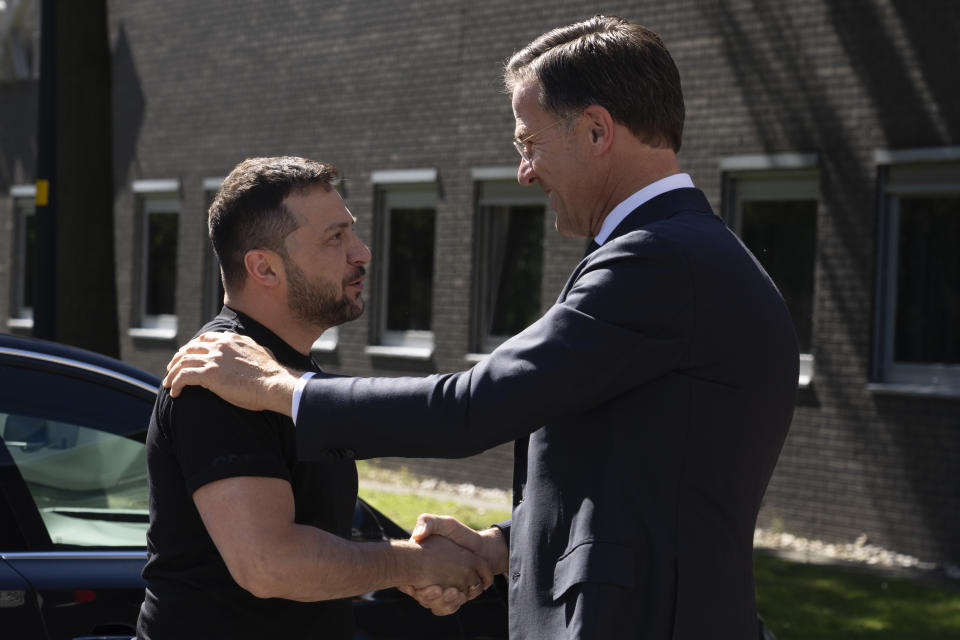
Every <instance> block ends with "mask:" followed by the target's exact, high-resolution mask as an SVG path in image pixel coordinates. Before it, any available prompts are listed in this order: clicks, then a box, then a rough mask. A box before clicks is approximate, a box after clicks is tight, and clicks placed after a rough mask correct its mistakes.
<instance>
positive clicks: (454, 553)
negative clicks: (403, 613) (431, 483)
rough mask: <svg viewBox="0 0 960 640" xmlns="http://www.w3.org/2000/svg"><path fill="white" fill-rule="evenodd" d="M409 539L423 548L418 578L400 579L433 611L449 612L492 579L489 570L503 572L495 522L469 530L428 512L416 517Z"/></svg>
mask: <svg viewBox="0 0 960 640" xmlns="http://www.w3.org/2000/svg"><path fill="white" fill-rule="evenodd" d="M410 543H415V544H417V545H418V546H419V547H420V548H421V549H422V552H423V561H422V563H421V572H422V576H419V577H418V580H417V583H418V584H415V585H414V584H409V585H400V586H398V587H397V588H398V589H400V591H402V592H404V593H406V594H407V595H409V596H411V597H412V598H414V599H415V600H416V601H417V602H419V603H420V604H421V605H422V606H424V607H426V608H428V609H430V610H431V611H432V612H433V613H434V615H438V616H445V615H449V614H451V613H455V612H456V611H457V610H458V609H459V608H460V607H461V606H462V605H463V604H464V603H465V602H467V601H468V600H472V599H474V598H476V597H477V596H478V595H480V594H481V593H482V592H483V591H484V590H485V589H486V588H487V587H489V586H490V585H491V584H492V583H493V576H494V575H496V574H498V573H506V572H507V568H508V565H509V554H508V550H507V542H506V539H505V538H504V536H503V532H502V531H500V529H498V528H497V527H490V528H489V529H485V530H483V531H474V530H473V529H471V528H470V527H468V526H466V525H465V524H463V523H462V522H460V521H458V520H457V519H455V518H452V517H449V516H435V515H432V514H429V513H425V514H422V515H421V516H420V517H419V518H417V526H416V527H414V529H413V536H412V537H411V538H410Z"/></svg>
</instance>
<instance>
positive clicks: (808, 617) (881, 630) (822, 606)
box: [358, 463, 960, 640]
mask: <svg viewBox="0 0 960 640" xmlns="http://www.w3.org/2000/svg"><path fill="white" fill-rule="evenodd" d="M358 470H359V472H360V476H361V478H364V479H366V480H372V481H377V482H381V483H388V484H391V485H394V486H398V487H401V488H406V489H407V490H412V491H414V493H399V492H391V491H388V490H374V489H367V488H364V489H361V490H360V495H361V496H362V497H363V498H364V499H365V500H367V501H368V502H369V503H370V504H372V505H373V506H374V507H376V508H377V509H379V510H380V511H382V512H383V513H384V514H386V515H388V516H389V517H390V518H392V519H393V520H394V521H395V522H396V523H397V524H399V525H400V526H402V527H404V528H405V529H407V530H410V529H412V528H413V526H414V524H415V523H416V521H417V516H418V515H420V514H421V513H437V514H443V515H452V516H454V517H455V518H457V519H459V520H460V521H462V522H464V523H466V524H467V525H469V526H470V527H473V528H474V529H483V528H486V527H488V526H489V525H490V524H492V523H494V522H500V521H502V520H506V519H507V518H509V517H510V510H509V508H507V507H506V506H505V507H504V508H503V509H482V508H478V507H475V506H471V505H468V504H465V503H461V502H459V501H458V500H457V499H456V498H451V499H447V498H446V497H445V496H444V497H435V496H432V495H429V493H418V492H417V487H419V486H420V485H419V482H420V481H421V479H420V478H418V477H416V476H414V475H412V474H410V473H409V472H406V471H399V472H398V471H392V470H387V469H381V468H379V467H378V466H377V465H376V464H375V463H373V464H370V463H360V464H359V465H358ZM708 543H709V542H707V544H708ZM754 569H755V575H756V588H757V608H758V609H759V611H760V614H761V615H762V616H763V619H764V622H766V624H767V626H768V627H770V630H771V631H773V633H774V634H775V635H776V636H777V640H837V639H842V640H848V639H854V640H857V639H863V640H928V639H933V638H960V588H957V587H955V586H950V585H945V586H937V585H931V584H924V583H918V582H915V581H911V580H906V579H893V578H888V577H883V576H880V575H877V574H875V573H872V572H869V571H864V570H858V569H857V568H856V567H850V568H848V567H836V566H824V565H814V564H805V563H798V562H790V561H787V560H783V559H780V558H778V557H776V556H774V555H772V554H769V553H765V552H764V551H762V550H761V551H759V552H758V553H756V554H755V560H754Z"/></svg>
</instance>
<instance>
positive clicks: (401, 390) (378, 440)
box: [297, 188, 798, 640]
mask: <svg viewBox="0 0 960 640" xmlns="http://www.w3.org/2000/svg"><path fill="white" fill-rule="evenodd" d="M797 366H798V350H797V341H796V334H795V331H794V328H793V323H792V321H791V318H790V315H789V313H788V311H787V309H786V306H785V305H784V302H783V300H782V298H781V296H780V294H779V292H778V291H777V289H776V287H775V286H774V285H773V283H772V282H771V281H770V278H769V277H768V276H767V274H766V273H765V272H764V271H763V269H762V268H761V267H760V265H759V264H758V263H757V261H756V260H755V259H754V257H753V256H752V255H751V254H750V253H749V251H747V250H746V248H745V247H744V246H743V245H742V243H741V242H740V241H739V240H738V239H737V238H736V236H734V235H733V234H732V233H731V232H730V231H729V230H728V229H727V228H726V226H725V225H724V223H723V221H722V220H721V219H720V218H718V217H717V216H716V215H714V214H713V212H712V211H711V209H710V206H709V203H708V202H707V200H706V198H705V197H704V195H703V194H702V193H701V192H700V191H699V190H696V189H692V188H691V189H678V190H674V191H670V192H668V193H665V194H662V195H660V196H658V197H656V198H654V199H652V200H650V201H649V202H647V203H646V204H644V205H642V206H641V207H639V208H638V209H637V210H635V211H634V212H632V213H631V214H630V215H629V216H628V217H627V218H626V219H624V221H623V222H622V223H621V224H620V225H619V226H618V227H617V228H616V230H615V231H614V232H613V234H612V235H611V237H610V238H609V239H608V240H607V242H605V243H604V244H603V246H601V247H600V248H599V249H597V250H595V251H593V252H592V253H590V254H588V255H587V256H585V257H584V259H583V260H582V261H581V262H580V264H578V265H577V267H576V269H575V270H574V272H573V274H572V275H571V276H570V279H569V281H568V282H567V284H566V286H565V287H564V289H563V292H562V293H561V294H560V298H559V300H558V301H557V303H556V304H555V305H554V306H553V307H552V308H551V309H550V310H549V311H548V312H547V313H546V314H545V315H544V316H543V317H542V318H541V319H540V320H538V321H537V322H535V323H534V324H533V325H531V326H530V327H529V328H527V329H526V330H524V331H523V332H522V333H520V334H518V335H517V336H515V337H513V338H512V339H510V340H508V341H507V342H505V343H504V344H503V345H501V346H500V347H499V348H498V349H497V350H496V351H494V352H493V353H492V354H491V355H490V356H489V357H488V358H487V359H486V360H484V361H483V362H481V363H480V364H478V365H476V366H475V367H473V368H472V369H470V370H469V371H464V372H461V373H455V374H443V375H433V376H429V377H426V378H337V377H329V378H326V379H324V378H318V379H314V380H312V381H310V382H309V383H308V384H307V386H306V388H305V390H304V394H303V397H302V400H301V405H300V410H299V416H298V420H297V434H298V450H299V455H300V456H301V457H306V458H310V457H315V456H324V455H331V454H332V455H347V456H350V457H354V456H355V457H358V458H372V457H379V456H409V457H460V456H466V455H470V454H474V453H477V452H479V451H483V450H485V449H488V448H490V447H492V446H494V445H497V444H500V443H503V442H508V441H510V440H516V441H517V443H518V446H517V455H516V460H515V478H514V483H515V491H514V503H515V504H514V510H513V519H512V526H511V527H509V528H508V529H507V532H508V534H509V536H510V538H509V539H510V571H509V575H508V583H509V600H510V633H511V638H514V639H520V638H524V639H526V638H544V639H548V638H549V639H550V640H556V639H557V638H590V639H596V638H655V639H657V640H661V639H662V640H665V639H667V638H672V639H677V640H688V639H689V640H693V639H701V638H742V639H744V640H746V639H750V640H753V639H754V638H756V637H757V613H756V606H755V600H754V587H753V570H752V548H753V531H754V527H755V524H756V518H757V512H758V510H759V508H760V502H761V499H762V497H763V493H764V491H765V489H766V486H767V482H768V481H769V479H770V475H771V473H772V472H773V468H774V465H775V463H776V460H777V457H778V455H779V452H780V449H781V446H782V444H783V441H784V439H785V437H786V434H787V429H788V426H789V424H790V419H791V416H792V413H793V406H794V400H795V396H796V389H797Z"/></svg>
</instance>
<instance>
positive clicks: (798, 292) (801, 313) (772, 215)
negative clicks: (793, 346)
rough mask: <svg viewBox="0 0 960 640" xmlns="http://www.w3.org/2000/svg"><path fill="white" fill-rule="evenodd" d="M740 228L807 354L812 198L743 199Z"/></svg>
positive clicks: (814, 228) (810, 314)
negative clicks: (787, 311) (785, 305)
mask: <svg viewBox="0 0 960 640" xmlns="http://www.w3.org/2000/svg"><path fill="white" fill-rule="evenodd" d="M741 229H742V231H741V237H742V238H743V242H744V244H746V245H747V247H748V248H749V249H750V251H752V252H753V254H754V255H755V256H756V257H757V260H759V262H760V264H761V265H763V268H764V269H766V271H767V273H768V274H769V275H770V277H771V278H773V281H774V282H775V283H776V285H777V288H778V289H780V293H781V294H782V295H783V299H784V300H785V301H786V303H787V307H788V308H789V309H790V314H791V315H792V317H793V323H794V325H795V326H796V329H797V338H798V339H799V341H800V352H801V353H810V351H811V343H812V335H813V269H814V252H815V249H816V241H817V203H816V201H814V200H785V201H770V200H758V201H749V202H745V203H744V204H743V223H742V225H741Z"/></svg>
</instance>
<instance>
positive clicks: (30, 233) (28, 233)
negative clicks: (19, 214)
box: [20, 211, 37, 309]
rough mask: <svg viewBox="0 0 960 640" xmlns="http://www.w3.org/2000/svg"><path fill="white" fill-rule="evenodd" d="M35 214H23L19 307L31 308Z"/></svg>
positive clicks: (34, 257)
mask: <svg viewBox="0 0 960 640" xmlns="http://www.w3.org/2000/svg"><path fill="white" fill-rule="evenodd" d="M36 220H37V217H36V215H34V214H33V212H32V211H31V212H28V213H26V214H25V215H24V216H23V289H22V299H21V301H20V305H21V307H23V308H24V309H31V308H33V266H34V263H33V261H34V260H35V259H36V254H35V253H34V249H35V248H36V245H37V232H36Z"/></svg>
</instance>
